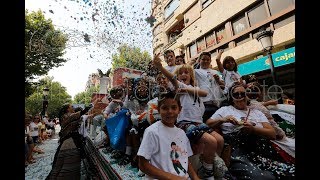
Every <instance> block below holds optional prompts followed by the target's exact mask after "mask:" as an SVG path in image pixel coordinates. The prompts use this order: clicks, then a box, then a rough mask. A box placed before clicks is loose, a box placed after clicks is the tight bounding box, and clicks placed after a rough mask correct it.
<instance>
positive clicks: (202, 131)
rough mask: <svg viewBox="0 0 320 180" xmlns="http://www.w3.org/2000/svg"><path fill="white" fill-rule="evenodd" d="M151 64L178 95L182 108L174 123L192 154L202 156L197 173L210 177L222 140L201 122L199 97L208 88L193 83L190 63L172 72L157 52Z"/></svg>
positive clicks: (201, 105) (211, 177)
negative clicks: (169, 82) (183, 133)
mask: <svg viewBox="0 0 320 180" xmlns="http://www.w3.org/2000/svg"><path fill="white" fill-rule="evenodd" d="M153 63H154V65H155V66H156V67H157V68H158V69H159V70H160V71H161V72H162V73H163V74H164V75H165V76H166V77H167V78H168V79H169V80H170V81H171V82H172V84H173V85H174V87H175V89H176V91H177V92H178V94H179V96H180V101H181V106H182V109H181V113H180V114H179V116H178V118H177V124H176V125H177V127H179V128H181V129H183V130H184V131H185V133H186V135H187V137H188V138H189V140H190V142H191V145H192V147H193V150H194V154H201V155H202V157H203V158H202V166H201V167H200V168H199V170H198V175H199V176H200V177H201V178H208V179H213V176H214V170H213V163H214V160H215V156H216V155H215V154H216V152H217V151H218V152H222V148H223V144H224V140H223V138H222V136H221V135H220V134H218V133H217V132H214V131H213V129H211V128H210V127H209V126H208V125H206V124H205V123H203V119H202V116H203V114H204V110H205V108H204V105H203V102H202V100H201V99H200V98H199V96H200V97H205V96H207V94H208V93H207V91H205V90H202V89H200V88H199V87H196V86H195V74H194V70H193V68H192V67H191V66H190V65H180V66H179V67H177V69H176V70H175V71H174V73H173V74H171V73H170V72H169V71H167V70H166V69H165V68H164V67H163V66H162V64H161V59H160V58H159V54H157V55H156V56H155V57H154V59H153ZM218 148H219V149H218ZM221 161H223V160H222V159H221ZM220 164H221V163H220ZM216 168H217V167H215V169H216ZM222 176H223V175H222Z"/></svg>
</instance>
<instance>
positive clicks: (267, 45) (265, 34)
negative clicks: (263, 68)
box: [257, 30, 277, 85]
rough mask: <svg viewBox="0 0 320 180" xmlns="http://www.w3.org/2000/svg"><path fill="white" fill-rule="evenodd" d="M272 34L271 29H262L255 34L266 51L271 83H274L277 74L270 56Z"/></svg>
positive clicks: (275, 82)
mask: <svg viewBox="0 0 320 180" xmlns="http://www.w3.org/2000/svg"><path fill="white" fill-rule="evenodd" d="M272 35H273V31H266V30H262V31H261V32H260V33H259V34H258V35H257V40H258V41H259V42H260V43H261V45H262V47H263V50H264V51H265V52H267V55H268V58H269V62H270V69H271V75H272V81H273V85H276V84H277V75H276V72H275V70H274V64H273V60H272V56H271V49H272V48H273V42H272Z"/></svg>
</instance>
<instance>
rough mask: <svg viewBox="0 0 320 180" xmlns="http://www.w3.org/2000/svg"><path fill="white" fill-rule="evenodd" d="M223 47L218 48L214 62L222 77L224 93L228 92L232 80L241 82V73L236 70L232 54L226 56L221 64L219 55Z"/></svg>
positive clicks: (236, 66)
mask: <svg viewBox="0 0 320 180" xmlns="http://www.w3.org/2000/svg"><path fill="white" fill-rule="evenodd" d="M223 51H224V50H223V49H219V50H218V55H217V57H216V62H217V66H218V69H219V71H220V72H221V73H222V79H223V81H224V83H225V88H224V90H223V92H224V94H225V95H227V94H228V89H229V88H230V87H231V86H232V85H233V83H234V82H240V83H243V81H242V78H241V75H240V74H239V72H238V64H237V62H236V60H235V59H234V58H233V57H232V56H226V57H225V58H224V59H223V62H222V64H221V61H220V59H221V55H222V53H223Z"/></svg>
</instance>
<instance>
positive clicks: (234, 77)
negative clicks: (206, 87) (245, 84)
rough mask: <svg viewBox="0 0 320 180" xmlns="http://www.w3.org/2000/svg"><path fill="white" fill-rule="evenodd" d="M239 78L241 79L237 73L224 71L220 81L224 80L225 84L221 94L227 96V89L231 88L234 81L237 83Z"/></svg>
mask: <svg viewBox="0 0 320 180" xmlns="http://www.w3.org/2000/svg"><path fill="white" fill-rule="evenodd" d="M240 78H241V75H240V74H239V73H238V72H234V71H227V70H225V69H224V70H223V73H222V79H223V80H224V83H225V88H224V90H223V92H224V93H225V94H227V93H228V89H229V88H230V87H231V86H232V84H233V83H234V82H236V81H239V80H240Z"/></svg>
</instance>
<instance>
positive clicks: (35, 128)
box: [29, 122, 41, 137]
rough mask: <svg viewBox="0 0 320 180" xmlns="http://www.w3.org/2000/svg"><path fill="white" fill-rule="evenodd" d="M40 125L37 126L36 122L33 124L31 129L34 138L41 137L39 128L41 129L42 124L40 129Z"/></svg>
mask: <svg viewBox="0 0 320 180" xmlns="http://www.w3.org/2000/svg"><path fill="white" fill-rule="evenodd" d="M39 124H40V123H38V124H36V123H34V122H31V123H30V125H29V127H30V135H31V136H32V137H35V136H39V128H41V124H40V127H39Z"/></svg>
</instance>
